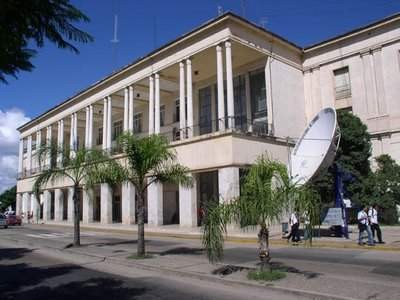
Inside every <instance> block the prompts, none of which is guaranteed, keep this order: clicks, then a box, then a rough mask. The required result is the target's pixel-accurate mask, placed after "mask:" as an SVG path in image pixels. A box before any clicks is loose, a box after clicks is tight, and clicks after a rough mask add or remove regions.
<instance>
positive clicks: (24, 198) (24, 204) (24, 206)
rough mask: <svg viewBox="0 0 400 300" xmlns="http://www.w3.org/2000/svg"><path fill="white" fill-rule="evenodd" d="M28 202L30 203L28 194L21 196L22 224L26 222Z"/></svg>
mask: <svg viewBox="0 0 400 300" xmlns="http://www.w3.org/2000/svg"><path fill="white" fill-rule="evenodd" d="M28 201H30V197H29V193H23V194H22V213H23V214H24V219H23V222H28V212H29V209H28Z"/></svg>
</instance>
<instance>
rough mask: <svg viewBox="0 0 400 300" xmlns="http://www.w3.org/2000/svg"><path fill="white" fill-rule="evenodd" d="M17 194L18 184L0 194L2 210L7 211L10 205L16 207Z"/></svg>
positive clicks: (0, 209) (0, 208) (0, 207)
mask: <svg viewBox="0 0 400 300" xmlns="http://www.w3.org/2000/svg"><path fill="white" fill-rule="evenodd" d="M16 195H17V187H16V186H13V187H12V188H10V189H8V190H6V191H4V192H3V193H2V194H1V195H0V211H5V210H6V209H7V208H8V207H9V206H12V207H13V208H15V198H16Z"/></svg>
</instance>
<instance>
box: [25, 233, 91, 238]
mask: <svg viewBox="0 0 400 300" xmlns="http://www.w3.org/2000/svg"><path fill="white" fill-rule="evenodd" d="M25 235H26V236H29V237H33V238H39V239H56V238H66V237H72V236H73V233H71V232H66V233H60V232H52V233H39V234H25ZM95 235H96V234H95V233H92V232H81V236H95Z"/></svg>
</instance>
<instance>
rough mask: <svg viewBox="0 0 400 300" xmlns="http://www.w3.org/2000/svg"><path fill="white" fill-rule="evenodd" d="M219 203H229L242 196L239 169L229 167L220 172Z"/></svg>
mask: <svg viewBox="0 0 400 300" xmlns="http://www.w3.org/2000/svg"><path fill="white" fill-rule="evenodd" d="M218 190H219V201H220V203H222V202H229V201H231V200H232V199H234V198H236V197H238V196H239V195H240V186H239V168H237V167H228V168H222V169H219V170H218Z"/></svg>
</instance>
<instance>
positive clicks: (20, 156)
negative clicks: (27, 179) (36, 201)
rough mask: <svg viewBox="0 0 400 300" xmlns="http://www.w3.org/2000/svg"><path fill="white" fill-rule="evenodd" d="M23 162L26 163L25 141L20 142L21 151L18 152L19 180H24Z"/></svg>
mask: <svg viewBox="0 0 400 300" xmlns="http://www.w3.org/2000/svg"><path fill="white" fill-rule="evenodd" d="M23 161H24V139H20V140H19V150H18V176H19V178H22V172H23ZM21 201H22V200H21Z"/></svg>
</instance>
